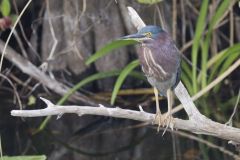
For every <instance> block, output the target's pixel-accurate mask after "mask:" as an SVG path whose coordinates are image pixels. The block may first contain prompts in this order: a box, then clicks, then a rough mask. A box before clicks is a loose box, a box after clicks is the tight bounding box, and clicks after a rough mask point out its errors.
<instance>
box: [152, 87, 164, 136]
mask: <svg viewBox="0 0 240 160" xmlns="http://www.w3.org/2000/svg"><path fill="white" fill-rule="evenodd" d="M153 90H154V95H155V99H156V115H155V121H154V122H157V123H158V128H157V131H158V132H159V129H160V126H161V123H162V113H161V110H160V107H159V100H158V90H157V88H155V87H154V88H153Z"/></svg>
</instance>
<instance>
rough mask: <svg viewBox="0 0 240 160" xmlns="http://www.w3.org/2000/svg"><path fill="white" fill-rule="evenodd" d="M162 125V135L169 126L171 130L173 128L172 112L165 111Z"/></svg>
mask: <svg viewBox="0 0 240 160" xmlns="http://www.w3.org/2000/svg"><path fill="white" fill-rule="evenodd" d="M162 123H163V126H165V129H164V131H163V134H162V135H164V134H165V132H166V130H167V129H168V128H171V130H173V127H174V123H175V122H174V118H173V116H172V114H170V113H166V114H165V115H164V116H163V122H162Z"/></svg>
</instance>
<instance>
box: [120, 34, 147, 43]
mask: <svg viewBox="0 0 240 160" xmlns="http://www.w3.org/2000/svg"><path fill="white" fill-rule="evenodd" d="M146 38H147V37H146V36H145V35H144V34H139V33H136V34H130V35H127V36H124V37H120V39H122V40H135V41H139V42H141V41H142V40H145V39H146Z"/></svg>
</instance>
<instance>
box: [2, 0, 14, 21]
mask: <svg viewBox="0 0 240 160" xmlns="http://www.w3.org/2000/svg"><path fill="white" fill-rule="evenodd" d="M0 11H1V13H2V15H3V16H4V17H6V16H9V14H10V11H11V5H10V2H9V0H2V2H1V5H0Z"/></svg>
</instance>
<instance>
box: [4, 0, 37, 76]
mask: <svg viewBox="0 0 240 160" xmlns="http://www.w3.org/2000/svg"><path fill="white" fill-rule="evenodd" d="M31 2H32V0H29V1H28V2H27V4H26V5H25V6H24V8H23V10H22V12H21V13H20V14H19V16H18V18H17V20H16V22H15V23H14V25H13V27H12V29H11V32H10V34H9V35H8V38H7V41H6V43H5V46H4V48H3V51H2V57H1V61H0V72H1V70H2V63H3V57H4V55H5V54H6V49H7V46H8V43H9V41H10V38H11V37H12V34H13V31H14V30H15V28H16V26H17V24H18V21H19V20H20V18H21V17H22V15H23V13H24V12H25V10H26V9H27V7H28V6H29V5H30V3H31Z"/></svg>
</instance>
